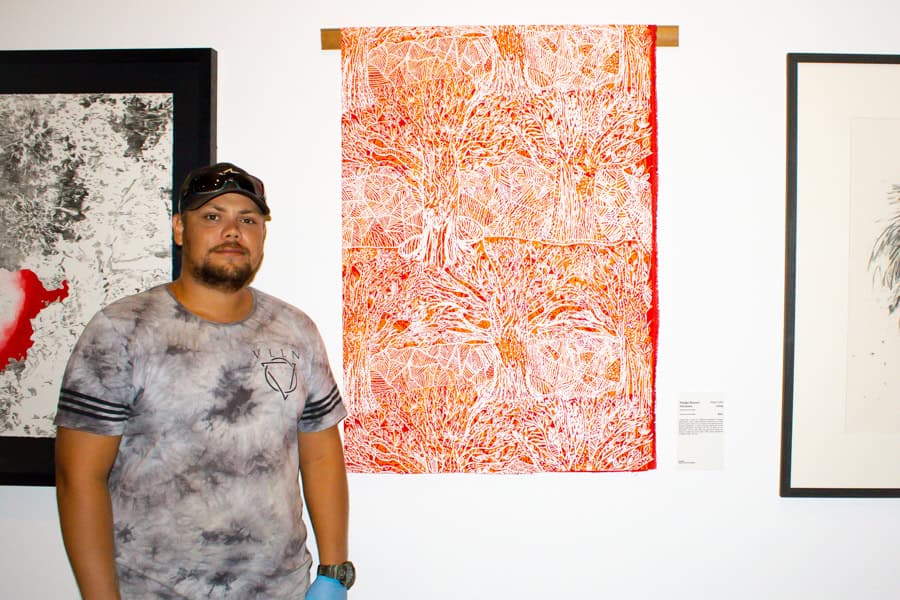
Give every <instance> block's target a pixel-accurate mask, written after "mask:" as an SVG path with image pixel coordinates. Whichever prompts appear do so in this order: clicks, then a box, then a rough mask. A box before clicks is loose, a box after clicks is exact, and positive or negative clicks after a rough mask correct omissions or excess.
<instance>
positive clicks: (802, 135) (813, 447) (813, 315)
mask: <svg viewBox="0 0 900 600" xmlns="http://www.w3.org/2000/svg"><path fill="white" fill-rule="evenodd" d="M897 89H900V55H882V54H878V55H867V54H816V53H789V54H788V55H787V180H786V183H787V190H786V228H785V230H786V235H785V238H786V243H785V289H784V293H785V296H784V347H783V352H784V355H783V385H782V426H781V465H780V481H779V494H780V496H781V497H832V498H888V497H900V452H898V449H900V434H898V433H897V432H892V431H891V430H890V427H893V425H889V423H894V422H895V421H897V417H896V414H895V413H894V412H890V413H888V412H881V411H880V408H879V407H882V406H885V404H884V403H883V402H884V400H883V398H882V397H881V396H882V395H884V394H886V393H887V392H879V393H877V394H876V393H872V392H871V390H872V388H871V386H872V385H873V384H876V383H877V384H878V385H881V386H882V388H881V389H888V390H890V389H896V388H895V387H891V386H896V385H897V382H900V380H898V378H897V373H900V364H898V361H897V350H896V349H897V348H898V347H900V346H898V345H897V342H896V340H895V339H894V338H895V337H897V339H900V336H898V333H900V332H898V329H897V328H898V327H900V323H898V321H900V311H897V312H895V313H890V312H889V310H888V309H885V310H884V315H882V316H880V317H879V316H876V315H877V311H875V310H872V309H873V307H874V306H876V304H875V302H873V301H872V299H873V298H875V296H876V295H877V293H876V292H872V291H871V289H868V288H873V289H874V288H876V287H877V281H875V282H873V280H875V279H877V277H875V276H874V275H873V273H871V272H868V271H871V270H872V268H873V267H872V265H873V260H874V259H875V258H877V256H878V253H877V251H876V250H875V249H874V248H877V245H878V244H877V241H878V239H879V238H880V236H875V237H876V239H875V241H876V244H875V246H872V245H871V244H870V243H869V242H868V240H871V239H872V237H873V236H872V235H871V231H870V230H872V229H876V228H877V227H881V226H883V225H878V224H877V223H878V222H881V223H884V221H883V220H882V219H881V217H878V218H873V216H872V215H873V214H877V210H881V209H877V210H876V211H875V212H873V211H872V209H870V208H868V206H870V205H871V206H878V203H879V202H881V200H878V201H877V202H876V201H875V200H873V199H874V198H876V197H883V196H879V194H873V193H868V192H870V191H873V190H876V189H879V186H884V185H885V184H884V182H885V179H884V177H885V176H886V177H888V179H891V180H892V181H896V183H897V184H900V167H898V168H897V170H896V172H894V171H892V170H889V169H886V168H885V167H879V166H878V163H880V162H881V161H880V159H879V160H878V161H872V160H866V158H867V157H871V156H878V155H880V154H882V153H883V152H884V151H887V152H888V153H890V154H891V156H890V157H889V158H893V159H900V150H898V151H894V150H893V148H892V147H890V145H888V144H886V143H884V142H881V141H880V140H881V139H882V136H885V137H886V136H888V135H889V134H888V133H887V132H885V131H880V130H883V129H884V125H885V124H887V123H888V122H889V121H890V122H894V121H895V122H897V123H900V105H896V90H897ZM891 127H893V125H891ZM898 130H900V128H898V129H894V130H893V131H895V132H896V131H898ZM873 162H874V163H876V164H872V165H871V166H867V167H866V168H865V169H860V168H858V165H859V164H861V163H867V164H868V163H873ZM887 162H890V161H887ZM894 162H898V163H900V160H895V161H894ZM878 169H881V171H878ZM877 173H881V175H880V176H879V177H881V178H879V177H876V176H875V175H876V174H877ZM898 190H900V187H898ZM888 196H889V194H888ZM897 197H898V198H900V196H897ZM882 204H883V205H884V206H888V208H887V209H886V210H893V209H892V208H890V199H889V198H888V199H887V200H885V201H884V202H883V203H882ZM897 208H898V209H900V201H898V202H897ZM896 216H897V217H898V218H900V212H898V213H897V215H896ZM870 248H872V250H871V251H870V255H869V260H868V264H866V263H867V261H866V260H865V254H866V252H867V251H869V249H870ZM860 257H861V259H860ZM876 275H877V273H876ZM866 277H868V280H867V282H866V283H865V284H862V285H861V284H860V282H862V281H864V279H865V278H866ZM894 292H896V290H894ZM877 306H881V305H877ZM891 314H892V315H893V322H894V323H893V327H894V330H893V331H890V330H888V331H886V332H885V333H884V339H887V341H888V344H887V345H885V344H884V340H882V341H881V342H880V343H881V347H876V346H878V344H876V343H875V340H876V339H877V336H876V335H872V334H871V333H866V332H871V331H882V329H881V327H882V322H883V320H886V319H888V318H889V317H888V315H891ZM880 335H881V334H880V333H879V334H878V336H880ZM866 336H868V337H866ZM863 349H864V350H865V351H861V350H863ZM870 350H871V351H870ZM879 353H880V354H879ZM876 359H877V360H876ZM876 363H877V364H876ZM882 380H884V384H883V385H882V383H880V381H882ZM858 382H864V383H858ZM896 400H897V398H893V401H894V402H896ZM879 403H881V404H879ZM885 414H887V415H889V416H890V418H888V419H882V421H884V422H885V423H884V424H882V423H879V422H878V418H879V415H885ZM880 428H884V430H883V431H882V430H880Z"/></svg>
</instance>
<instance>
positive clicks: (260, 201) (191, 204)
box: [176, 162, 269, 215]
mask: <svg viewBox="0 0 900 600" xmlns="http://www.w3.org/2000/svg"><path fill="white" fill-rule="evenodd" d="M228 193H235V194H241V195H243V196H246V197H248V198H250V199H251V200H253V202H255V203H256V205H257V206H258V207H259V210H261V211H262V214H264V215H268V214H269V205H268V204H266V189H265V187H264V186H263V182H262V180H260V179H259V178H257V177H254V176H253V175H251V174H250V173H248V172H247V171H245V170H243V169H242V168H240V167H238V166H235V165H233V164H231V163H227V162H221V163H216V164H214V165H209V166H208V167H199V168H197V169H194V170H192V171H191V172H190V173H188V175H187V177H185V178H184V183H182V184H181V189H180V190H179V191H178V206H177V207H176V208H177V210H176V212H178V213H181V212H184V211H186V210H194V209H196V208H200V207H201V206H203V205H204V204H206V203H207V202H209V201H210V200H212V199H213V198H215V197H216V196H221V195H222V194H228Z"/></svg>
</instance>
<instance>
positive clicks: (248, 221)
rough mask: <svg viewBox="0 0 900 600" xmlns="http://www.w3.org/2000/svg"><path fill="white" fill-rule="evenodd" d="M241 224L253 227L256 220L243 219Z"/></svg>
mask: <svg viewBox="0 0 900 600" xmlns="http://www.w3.org/2000/svg"><path fill="white" fill-rule="evenodd" d="M243 222H244V223H246V224H247V225H253V224H255V223H256V219H253V218H251V217H245V218H244V219H243Z"/></svg>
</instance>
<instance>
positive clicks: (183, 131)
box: [0, 48, 217, 486]
mask: <svg viewBox="0 0 900 600" xmlns="http://www.w3.org/2000/svg"><path fill="white" fill-rule="evenodd" d="M216 80H217V53H216V51H215V50H214V49H212V48H172V49H127V50H23V51H16V50H13V51H0V94H44V93H47V94H49V93H57V94H64V93H99V94H102V93H110V94H113V93H130V92H136V93H138V92H139V93H170V94H172V97H173V107H174V108H173V153H172V184H171V189H172V190H173V200H174V191H175V190H177V189H178V186H179V184H180V182H181V181H182V179H183V178H184V177H185V175H186V174H187V173H188V171H189V170H190V169H192V168H194V167H197V166H200V165H206V164H210V163H212V162H215V156H216ZM173 206H174V204H173ZM180 264H181V258H180V249H179V248H177V247H175V246H174V244H173V246H172V273H173V279H174V278H176V277H177V276H178V271H179V266H180ZM54 442H55V439H54V438H52V437H8V436H0V485H26V486H52V485H54V478H55V474H54V459H53V453H54Z"/></svg>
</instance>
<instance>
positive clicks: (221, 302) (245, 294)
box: [169, 274, 253, 323]
mask: <svg viewBox="0 0 900 600" xmlns="http://www.w3.org/2000/svg"><path fill="white" fill-rule="evenodd" d="M169 291H171V292H172V295H173V296H175V299H176V300H178V302H180V303H181V305H182V306H184V307H185V308H186V309H188V310H189V311H190V312H192V313H193V314H195V315H197V316H198V317H200V318H201V319H205V320H207V321H212V322H214V323H233V322H235V321H240V320H242V319H244V318H246V317H247V315H249V314H250V311H251V310H253V293H252V292H251V291H250V289H249V288H248V287H246V286H245V287H242V288H241V289H239V290H237V291H233V292H232V291H223V290H220V289H216V288H212V287H209V286H207V285H205V284H202V283H200V282H198V281H194V280H193V279H191V278H189V277H185V276H184V274H182V276H181V277H179V278H178V279H176V280H175V281H173V282H172V283H170V284H169Z"/></svg>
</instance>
